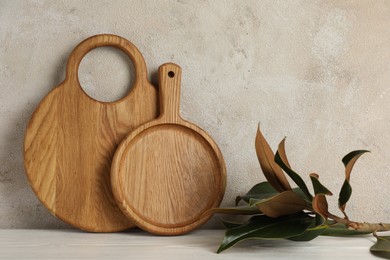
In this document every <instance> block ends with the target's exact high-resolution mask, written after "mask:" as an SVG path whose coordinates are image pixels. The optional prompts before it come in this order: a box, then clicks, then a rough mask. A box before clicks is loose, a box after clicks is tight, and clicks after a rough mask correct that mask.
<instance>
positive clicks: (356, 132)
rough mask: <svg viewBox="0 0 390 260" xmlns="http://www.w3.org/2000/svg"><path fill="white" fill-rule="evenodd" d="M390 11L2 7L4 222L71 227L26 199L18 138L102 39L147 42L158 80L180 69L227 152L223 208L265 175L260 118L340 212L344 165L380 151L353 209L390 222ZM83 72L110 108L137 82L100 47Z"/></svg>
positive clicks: (191, 104)
mask: <svg viewBox="0 0 390 260" xmlns="http://www.w3.org/2000/svg"><path fill="white" fill-rule="evenodd" d="M389 13H390V2H386V1H345V2H344V1H337V0H335V1H274V0H270V1H185V0H178V1H159V2H157V1H76V0H74V1H44V0H34V1H33V0H31V1H0V110H1V114H0V228H43V227H67V226H66V225H65V224H63V223H61V222H60V221H59V220H56V219H55V218H54V217H52V216H51V215H50V214H49V213H48V212H47V210H46V209H45V208H44V207H43V206H42V205H41V204H40V202H39V201H38V200H37V199H36V197H35V196H34V194H33V192H32V191H31V189H30V187H29V185H28V182H27V179H26V177H25V174H24V168H23V161H22V142H23V136H24V131H25V127H26V124H27V122H28V119H29V118H30V116H31V114H32V112H33V111H34V109H35V107H36V106H37V104H38V102H39V101H40V100H41V99H42V98H43V97H44V96H45V95H46V94H47V93H48V92H49V91H50V90H51V89H53V87H54V86H56V85H58V84H59V83H60V82H61V81H62V80H63V78H64V69H65V68H64V65H65V62H66V59H67V56H68V55H69V53H70V51H71V50H72V48H73V47H74V46H75V45H76V44H77V43H79V42H80V41H81V40H83V39H85V38H87V37H88V36H91V35H94V34H98V33H114V34H119V35H121V36H123V37H125V38H127V39H129V40H130V41H132V42H133V43H134V44H135V45H136V46H138V48H139V49H140V50H141V52H142V53H143V55H144V57H145V59H146V62H147V65H148V68H149V72H150V73H149V74H150V75H151V77H152V80H153V81H155V74H156V69H157V68H158V66H159V65H160V64H162V63H164V62H167V61H172V62H175V63H178V64H180V65H181V66H182V68H183V82H182V84H183V86H182V95H181V98H182V104H181V111H182V115H183V117H185V118H188V119H189V120H190V121H192V122H194V123H196V124H198V125H199V126H201V127H202V128H204V129H205V130H206V131H208V132H209V133H210V134H211V135H212V136H213V137H214V139H215V140H216V142H217V143H218V144H219V145H220V148H221V150H222V152H223V154H224V156H225V160H226V163H227V170H228V183H227V190H226V195H225V198H224V205H231V204H233V201H234V197H235V196H236V195H238V194H242V193H244V192H245V191H246V190H248V189H249V188H250V187H251V186H252V185H253V184H254V183H256V182H259V181H262V180H264V178H263V176H262V174H261V172H260V167H259V165H258V162H257V159H256V155H255V150H254V137H255V132H256V127H257V123H258V122H261V124H262V128H263V131H264V134H265V135H266V137H267V138H268V140H269V142H270V144H271V146H272V147H273V148H275V147H276V146H277V144H278V142H279V141H280V140H281V139H282V138H283V137H284V136H287V137H288V139H287V153H288V155H289V157H290V161H291V162H292V165H293V167H294V168H295V169H296V170H297V171H298V172H300V173H303V174H304V179H305V181H307V182H308V181H309V179H308V173H310V172H313V171H315V172H317V173H319V174H320V175H321V180H322V181H323V183H324V184H325V185H326V186H328V187H329V188H330V189H331V190H333V191H334V193H335V196H334V198H333V197H332V198H331V199H330V201H329V203H330V204H332V205H333V206H332V209H333V210H334V211H336V206H335V205H336V203H337V194H338V190H339V188H340V187H341V183H342V180H343V177H344V176H343V170H344V168H343V165H342V163H341V158H342V157H343V156H344V155H345V154H346V153H347V152H349V151H351V150H354V149H369V150H371V151H372V153H371V154H368V155H365V156H363V158H362V159H361V160H360V161H359V162H358V163H357V164H356V168H355V172H354V174H353V175H352V184H353V187H354V194H353V196H352V199H351V202H350V204H349V205H348V207H347V209H348V211H349V213H350V216H351V218H353V219H356V220H368V221H387V222H390V214H389V213H390V202H389V200H388V199H387V198H388V196H389V192H390V191H389V190H388V187H389V185H390V178H389V177H390V171H389V169H390V167H389V165H390V135H389V131H390V115H389V114H388V112H389V109H390V104H389V101H390V15H389ZM80 78H81V82H82V83H83V86H84V87H85V89H86V90H87V91H88V92H89V93H91V95H92V96H95V97H99V98H100V99H106V100H107V99H108V100H112V99H115V98H118V97H119V96H120V95H123V93H125V92H126V91H127V90H128V87H126V86H127V85H128V84H129V82H130V81H131V78H132V74H131V73H130V72H129V64H128V60H127V59H126V58H125V57H124V56H123V55H121V54H119V52H117V51H113V50H110V49H103V50H96V51H93V52H91V54H90V55H88V56H87V57H86V58H85V59H84V60H83V63H82V66H81V71H80ZM215 223H216V222H215ZM210 225H214V224H213V223H211V224H209V226H210Z"/></svg>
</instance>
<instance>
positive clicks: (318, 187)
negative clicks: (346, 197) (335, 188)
mask: <svg viewBox="0 0 390 260" xmlns="http://www.w3.org/2000/svg"><path fill="white" fill-rule="evenodd" d="M318 178H319V176H318V174H316V173H311V174H310V180H311V182H312V184H313V189H314V193H315V194H316V195H317V194H323V195H333V194H332V192H331V191H330V190H328V189H327V188H326V187H325V186H324V185H322V184H321V182H320V181H319V180H318Z"/></svg>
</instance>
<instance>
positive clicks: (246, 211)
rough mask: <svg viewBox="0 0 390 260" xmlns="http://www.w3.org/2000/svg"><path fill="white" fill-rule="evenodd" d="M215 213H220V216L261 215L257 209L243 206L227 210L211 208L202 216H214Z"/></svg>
mask: <svg viewBox="0 0 390 260" xmlns="http://www.w3.org/2000/svg"><path fill="white" fill-rule="evenodd" d="M216 213H222V214H230V215H254V214H261V212H260V211H259V209H258V208H257V207H256V206H255V205H254V206H249V205H244V206H236V207H227V208H212V209H210V210H208V211H206V212H205V213H203V215H202V217H203V216H207V215H209V214H216Z"/></svg>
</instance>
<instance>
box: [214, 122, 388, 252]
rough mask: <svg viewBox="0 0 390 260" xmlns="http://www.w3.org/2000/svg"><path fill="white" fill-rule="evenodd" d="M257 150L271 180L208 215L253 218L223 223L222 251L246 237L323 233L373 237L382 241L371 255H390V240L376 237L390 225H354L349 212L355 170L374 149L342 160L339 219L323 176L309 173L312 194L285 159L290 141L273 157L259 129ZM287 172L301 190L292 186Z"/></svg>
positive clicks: (295, 238)
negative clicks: (219, 214) (332, 207)
mask: <svg viewBox="0 0 390 260" xmlns="http://www.w3.org/2000/svg"><path fill="white" fill-rule="evenodd" d="M255 148H256V154H257V157H258V159H259V162H260V166H261V169H262V171H263V174H264V176H265V178H266V180H267V181H265V182H261V183H258V184H256V185H254V186H253V187H252V188H251V189H250V190H249V191H248V192H247V193H246V194H245V195H242V196H237V198H236V206H235V207H229V208H214V209H212V210H210V211H209V212H207V214H211V213H223V214H238V215H253V216H252V217H251V218H250V219H249V220H248V221H246V222H244V223H233V222H228V221H225V220H223V221H222V222H223V224H224V225H225V227H226V229H227V230H226V233H225V237H224V239H223V241H222V243H221V245H220V247H219V249H218V251H217V252H218V253H220V252H222V251H224V250H226V249H228V248H230V247H232V246H233V245H235V244H236V243H238V242H240V241H243V240H247V239H267V240H269V239H289V240H292V241H310V240H312V239H314V238H316V237H318V236H320V235H329V236H351V235H360V234H369V233H372V234H373V235H374V236H375V237H376V238H377V243H376V244H375V245H373V246H372V247H371V251H372V252H390V237H380V236H378V235H377V232H380V231H389V230H390V224H384V223H363V222H357V221H353V220H350V219H349V217H348V215H347V214H346V212H345V209H346V205H347V202H348V201H349V199H350V197H351V194H352V186H351V184H350V177H351V171H352V168H353V166H354V165H355V163H356V161H357V160H358V159H359V157H360V156H362V155H363V154H365V153H367V152H369V151H367V150H357V151H352V152H350V153H349V154H347V155H346V156H344V158H343V159H342V162H343V164H344V166H345V180H344V183H343V185H342V187H341V190H340V193H339V199H338V204H339V209H340V211H341V213H342V214H343V217H340V216H337V215H335V214H332V213H330V212H329V210H328V202H327V196H332V195H333V194H332V192H331V191H330V190H329V189H328V188H326V187H325V186H324V185H323V184H322V183H321V182H320V180H319V175H318V174H316V173H311V174H310V180H311V183H312V186H313V191H314V194H311V192H310V191H309V189H308V187H307V186H306V184H305V182H304V181H303V179H302V178H301V177H300V175H299V174H298V173H296V172H295V171H294V170H293V169H292V167H291V165H290V163H289V161H288V159H287V155H286V150H285V139H283V140H282V141H281V142H280V144H279V146H278V149H277V152H276V154H274V153H273V151H272V150H271V148H270V146H269V144H268V142H267V141H266V139H265V138H264V136H263V134H262V133H261V131H260V127H259V128H258V130H257V134H256V140H255ZM285 173H286V174H287V175H288V176H289V177H290V179H291V180H292V181H293V182H294V183H295V184H296V185H297V186H298V187H296V188H292V187H291V186H290V183H289V181H288V180H287V178H286V175H285Z"/></svg>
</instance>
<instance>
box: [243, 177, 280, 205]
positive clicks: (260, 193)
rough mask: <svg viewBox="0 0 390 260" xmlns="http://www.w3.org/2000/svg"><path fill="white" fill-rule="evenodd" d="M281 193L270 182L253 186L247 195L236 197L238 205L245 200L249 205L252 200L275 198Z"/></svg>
mask: <svg viewBox="0 0 390 260" xmlns="http://www.w3.org/2000/svg"><path fill="white" fill-rule="evenodd" d="M278 193H279V192H278V191H276V190H275V189H274V188H273V187H272V186H271V184H269V182H267V181H265V182H261V183H258V184H256V185H255V186H253V187H252V188H251V189H250V190H249V191H248V193H247V194H246V195H244V196H237V197H236V205H238V203H239V202H240V201H241V200H243V201H245V202H247V203H249V200H250V199H266V198H269V197H272V196H275V195H276V194H278Z"/></svg>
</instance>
